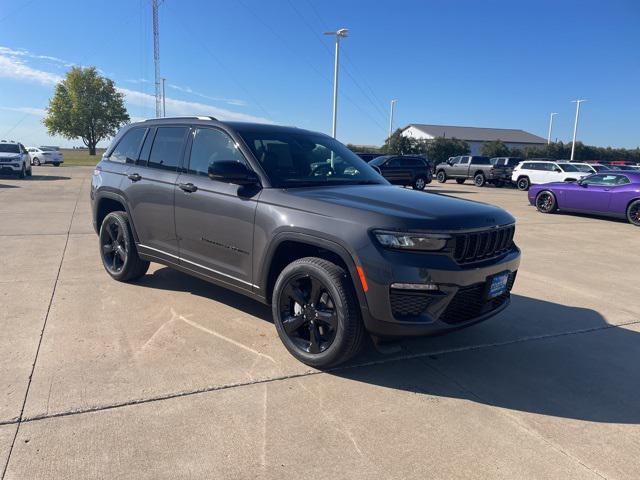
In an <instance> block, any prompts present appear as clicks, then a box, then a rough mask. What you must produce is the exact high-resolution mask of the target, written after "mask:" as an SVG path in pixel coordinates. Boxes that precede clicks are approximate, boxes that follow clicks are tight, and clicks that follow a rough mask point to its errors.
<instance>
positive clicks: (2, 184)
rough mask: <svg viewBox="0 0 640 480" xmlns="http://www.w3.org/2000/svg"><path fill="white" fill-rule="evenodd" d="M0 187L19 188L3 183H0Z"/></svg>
mask: <svg viewBox="0 0 640 480" xmlns="http://www.w3.org/2000/svg"><path fill="white" fill-rule="evenodd" d="M0 188H20V186H18V185H5V184H4V183H0Z"/></svg>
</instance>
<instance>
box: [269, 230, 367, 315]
mask: <svg viewBox="0 0 640 480" xmlns="http://www.w3.org/2000/svg"><path fill="white" fill-rule="evenodd" d="M286 241H294V242H300V243H307V244H309V245H313V246H314V247H318V248H323V249H325V250H329V251H330V252H333V253H335V254H336V255H338V256H339V257H340V259H341V260H342V261H343V262H344V264H345V265H346V266H347V268H348V269H349V274H350V275H351V280H352V284H353V288H354V289H355V292H356V295H357V297H358V301H359V303H360V308H361V309H363V310H367V311H368V307H367V298H366V295H365V294H364V291H363V290H362V286H361V285H360V283H359V282H358V278H360V277H359V275H358V271H357V270H356V264H357V257H356V255H355V254H352V253H351V252H349V250H348V249H347V248H346V247H345V246H343V245H341V244H340V243H337V242H335V241H333V240H329V239H326V238H323V237H318V236H315V235H310V234H308V233H300V232H293V231H285V232H280V233H278V234H276V236H275V237H273V239H272V240H271V242H270V243H269V246H268V247H267V249H266V251H265V256H264V259H263V260H262V265H261V267H260V273H259V275H258V278H259V279H260V280H259V285H260V288H261V289H262V290H263V291H264V292H265V294H266V287H267V282H268V277H269V268H270V266H271V261H272V260H273V256H274V254H275V252H276V250H277V249H278V247H279V246H280V245H281V244H282V242H286ZM266 300H267V301H268V300H269V299H266Z"/></svg>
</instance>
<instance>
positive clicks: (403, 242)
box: [373, 230, 451, 252]
mask: <svg viewBox="0 0 640 480" xmlns="http://www.w3.org/2000/svg"><path fill="white" fill-rule="evenodd" d="M373 234H374V235H375V237H376V239H377V240H378V242H380V245H382V246H383V247H387V248H394V249H398V250H418V251H426V252H437V251H438V250H442V249H443V248H444V247H445V246H446V244H447V240H449V239H450V238H451V236H450V235H445V234H441V233H410V232H390V231H384V230H376V231H374V232H373Z"/></svg>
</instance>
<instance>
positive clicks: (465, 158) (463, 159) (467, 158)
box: [459, 157, 469, 165]
mask: <svg viewBox="0 0 640 480" xmlns="http://www.w3.org/2000/svg"><path fill="white" fill-rule="evenodd" d="M459 163H460V165H466V164H467V163H469V157H460V162H459Z"/></svg>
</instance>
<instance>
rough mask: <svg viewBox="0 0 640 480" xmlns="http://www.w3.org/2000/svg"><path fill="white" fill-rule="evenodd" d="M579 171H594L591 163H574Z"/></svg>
mask: <svg viewBox="0 0 640 480" xmlns="http://www.w3.org/2000/svg"><path fill="white" fill-rule="evenodd" d="M573 166H574V167H576V169H577V170H578V171H579V172H589V173H591V172H593V169H592V168H591V167H590V166H589V165H575V164H574V165H573Z"/></svg>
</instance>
